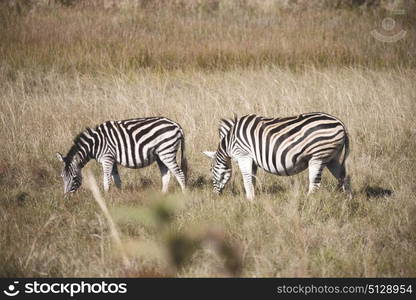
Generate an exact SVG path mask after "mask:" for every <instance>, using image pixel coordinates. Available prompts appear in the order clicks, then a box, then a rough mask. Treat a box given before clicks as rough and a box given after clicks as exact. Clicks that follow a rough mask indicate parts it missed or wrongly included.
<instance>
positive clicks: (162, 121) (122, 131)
mask: <svg viewBox="0 0 416 300" xmlns="http://www.w3.org/2000/svg"><path fill="white" fill-rule="evenodd" d="M179 146H181V167H179V166H178V164H177V162H176V154H177V152H178V148H179ZM56 155H57V157H58V159H59V160H60V161H61V162H62V163H63V168H62V172H61V177H62V178H63V182H64V194H68V193H73V192H75V191H76V190H77V189H78V188H79V187H80V186H81V184H82V174H81V169H82V168H83V167H84V166H85V165H86V164H87V163H88V161H89V160H90V159H95V160H96V161H97V162H98V163H100V164H101V165H102V170H103V175H104V176H103V184H104V190H105V191H108V190H109V186H110V182H111V177H112V179H113V180H114V183H115V185H116V187H118V188H120V187H121V180H120V176H119V173H118V169H117V164H121V165H122V166H125V167H128V168H144V167H147V166H149V165H150V164H152V163H153V162H154V161H156V162H157V165H158V166H159V169H160V172H161V175H162V192H163V193H166V192H167V190H168V184H169V180H170V173H173V175H174V176H175V177H176V179H177V181H178V182H179V185H180V187H181V189H182V191H184V190H185V183H186V172H187V160H186V156H185V137H184V132H183V130H182V128H181V126H180V125H179V124H178V123H175V122H174V121H172V120H170V119H168V118H165V117H147V118H136V119H128V120H121V121H106V122H104V123H102V124H99V125H97V126H96V127H95V128H94V129H92V128H86V129H85V130H84V131H83V132H81V133H80V134H78V136H77V137H76V138H75V139H74V143H73V145H72V147H71V148H70V150H69V152H68V154H67V155H66V156H65V157H64V156H63V155H62V154H61V153H56Z"/></svg>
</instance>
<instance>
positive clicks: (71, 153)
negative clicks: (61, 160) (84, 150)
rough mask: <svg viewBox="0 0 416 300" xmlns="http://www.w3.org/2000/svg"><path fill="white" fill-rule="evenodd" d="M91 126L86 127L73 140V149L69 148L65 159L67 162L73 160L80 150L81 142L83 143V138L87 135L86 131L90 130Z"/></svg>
mask: <svg viewBox="0 0 416 300" xmlns="http://www.w3.org/2000/svg"><path fill="white" fill-rule="evenodd" d="M90 131H91V128H89V127H86V128H85V130H84V131H81V132H80V133H78V135H77V136H76V137H75V138H74V140H73V142H74V144H73V145H72V147H71V149H69V151H68V154H67V155H66V157H65V160H66V161H67V162H71V161H72V160H73V159H74V157H75V155H77V154H78V153H79V151H80V146H79V144H80V143H81V139H82V138H83V137H85V133H86V132H90Z"/></svg>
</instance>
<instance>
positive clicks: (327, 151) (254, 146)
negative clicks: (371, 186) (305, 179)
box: [203, 112, 350, 200]
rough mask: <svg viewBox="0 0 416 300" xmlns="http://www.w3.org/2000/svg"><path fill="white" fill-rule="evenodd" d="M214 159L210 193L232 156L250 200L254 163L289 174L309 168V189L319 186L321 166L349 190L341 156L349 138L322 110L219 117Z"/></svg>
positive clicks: (225, 175)
mask: <svg viewBox="0 0 416 300" xmlns="http://www.w3.org/2000/svg"><path fill="white" fill-rule="evenodd" d="M219 134H220V142H219V145H218V149H217V151H214V152H213V151H204V152H203V153H204V154H205V155H207V156H209V157H211V158H212V159H213V167H212V169H211V171H212V174H213V184H214V192H216V193H220V192H221V191H222V189H223V188H224V186H225V184H226V183H227V182H228V180H229V179H230V177H231V159H233V160H235V161H237V163H238V166H239V167H240V171H241V174H242V176H243V182H244V188H245V190H246V195H247V198H248V199H249V200H251V199H253V198H254V184H255V176H256V172H257V167H260V168H262V169H264V170H265V171H267V172H269V173H272V174H276V175H280V176H291V175H294V174H297V173H299V172H301V171H303V170H305V169H307V168H309V193H311V192H313V191H314V190H316V189H317V188H319V186H320V182H321V174H322V171H323V169H324V168H325V167H328V169H329V171H330V172H331V173H332V175H334V176H335V177H336V178H337V179H338V183H339V187H342V189H343V190H344V191H346V192H348V193H349V195H350V191H349V186H348V177H347V176H346V170H345V160H346V158H347V156H348V152H349V139H348V133H347V130H346V128H345V125H344V124H343V123H342V122H341V121H340V120H338V119H337V118H335V117H333V116H331V115H328V114H326V113H318V112H316V113H305V114H301V115H298V116H293V117H287V118H266V117H261V116H257V115H253V114H252V115H247V116H244V117H241V118H240V119H237V118H236V117H234V119H222V120H221V121H220V127H219Z"/></svg>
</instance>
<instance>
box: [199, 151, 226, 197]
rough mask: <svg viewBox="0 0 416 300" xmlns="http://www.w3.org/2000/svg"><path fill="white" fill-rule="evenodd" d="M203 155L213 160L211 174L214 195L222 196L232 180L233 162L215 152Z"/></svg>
mask: <svg viewBox="0 0 416 300" xmlns="http://www.w3.org/2000/svg"><path fill="white" fill-rule="evenodd" d="M203 153H204V154H205V155H206V156H208V157H210V158H212V165H211V172H212V183H213V185H214V193H216V194H220V193H221V192H222V190H223V189H224V186H225V185H226V184H227V182H228V181H229V180H230V178H231V161H230V159H229V158H227V157H226V156H224V155H221V154H220V153H218V152H215V151H204V152H203Z"/></svg>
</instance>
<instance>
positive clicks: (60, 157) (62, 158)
mask: <svg viewBox="0 0 416 300" xmlns="http://www.w3.org/2000/svg"><path fill="white" fill-rule="evenodd" d="M56 157H57V158H58V159H59V161H61V162H65V160H64V157H63V156H62V154H61V153H59V152H57V153H56Z"/></svg>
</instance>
